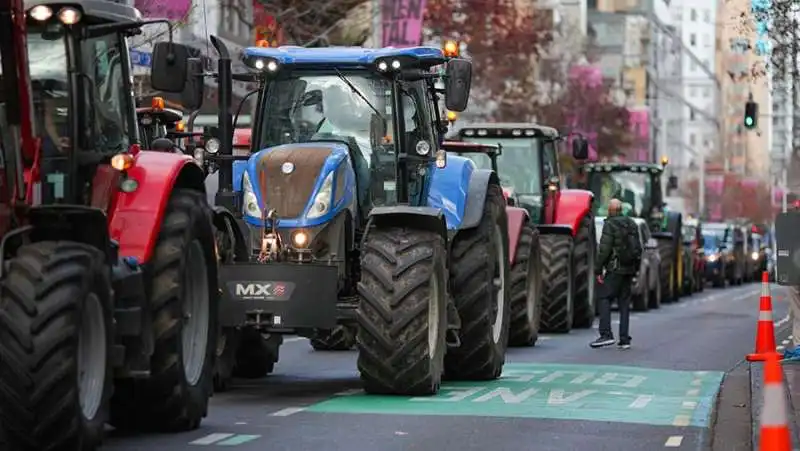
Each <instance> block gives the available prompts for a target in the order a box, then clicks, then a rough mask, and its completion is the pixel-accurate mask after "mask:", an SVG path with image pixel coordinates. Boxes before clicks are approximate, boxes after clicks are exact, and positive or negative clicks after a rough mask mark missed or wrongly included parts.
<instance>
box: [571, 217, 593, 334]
mask: <svg viewBox="0 0 800 451" xmlns="http://www.w3.org/2000/svg"><path fill="white" fill-rule="evenodd" d="M594 234H595V228H594V215H592V214H591V213H588V214H587V215H586V216H584V217H583V219H581V222H580V224H579V225H578V233H577V234H576V235H575V251H574V254H573V261H572V263H573V264H574V265H575V287H576V289H575V301H574V306H575V310H574V315H575V318H574V319H573V322H572V327H574V328H576V329H588V328H590V327H592V324H594V317H595V306H594V255H595V250H596V249H597V241H596V238H595V235H594Z"/></svg>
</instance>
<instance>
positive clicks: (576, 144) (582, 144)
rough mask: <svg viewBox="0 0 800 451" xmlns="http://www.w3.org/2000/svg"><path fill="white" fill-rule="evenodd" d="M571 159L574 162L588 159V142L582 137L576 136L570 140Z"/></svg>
mask: <svg viewBox="0 0 800 451" xmlns="http://www.w3.org/2000/svg"><path fill="white" fill-rule="evenodd" d="M572 157H573V158H575V159H576V160H585V159H587V158H589V141H587V140H586V138H584V137H583V136H576V137H574V138H573V139H572Z"/></svg>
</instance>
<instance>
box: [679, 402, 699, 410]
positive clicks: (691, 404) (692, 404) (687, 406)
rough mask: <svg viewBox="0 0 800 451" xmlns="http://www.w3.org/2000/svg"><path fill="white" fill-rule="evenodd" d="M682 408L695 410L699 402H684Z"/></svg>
mask: <svg viewBox="0 0 800 451" xmlns="http://www.w3.org/2000/svg"><path fill="white" fill-rule="evenodd" d="M682 406H683V408H684V409H694V408H696V407H697V401H684V402H683V404H682Z"/></svg>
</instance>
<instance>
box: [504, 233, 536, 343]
mask: <svg viewBox="0 0 800 451" xmlns="http://www.w3.org/2000/svg"><path fill="white" fill-rule="evenodd" d="M541 254H542V252H541V248H540V246H539V231H538V230H535V229H534V228H533V227H531V226H530V225H529V224H525V225H523V226H522V230H521V232H520V235H519V242H518V243H517V252H516V254H515V256H516V258H515V261H514V265H512V266H511V288H510V290H509V291H510V293H511V295H510V298H511V323H510V326H509V335H508V345H509V346H533V345H535V344H536V340H538V339H539V323H540V322H541V320H542V260H541V258H542V257H541Z"/></svg>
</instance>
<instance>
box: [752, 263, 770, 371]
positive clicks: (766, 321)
mask: <svg viewBox="0 0 800 451" xmlns="http://www.w3.org/2000/svg"><path fill="white" fill-rule="evenodd" d="M768 354H777V351H776V350H775V323H773V322H772V296H770V294H769V273H768V272H766V271H764V272H763V273H762V274H761V302H760V305H759V307H758V327H757V329H756V350H755V352H754V353H752V354H748V355H747V360H748V361H750V362H763V361H764V360H766V357H767V355H768Z"/></svg>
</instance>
